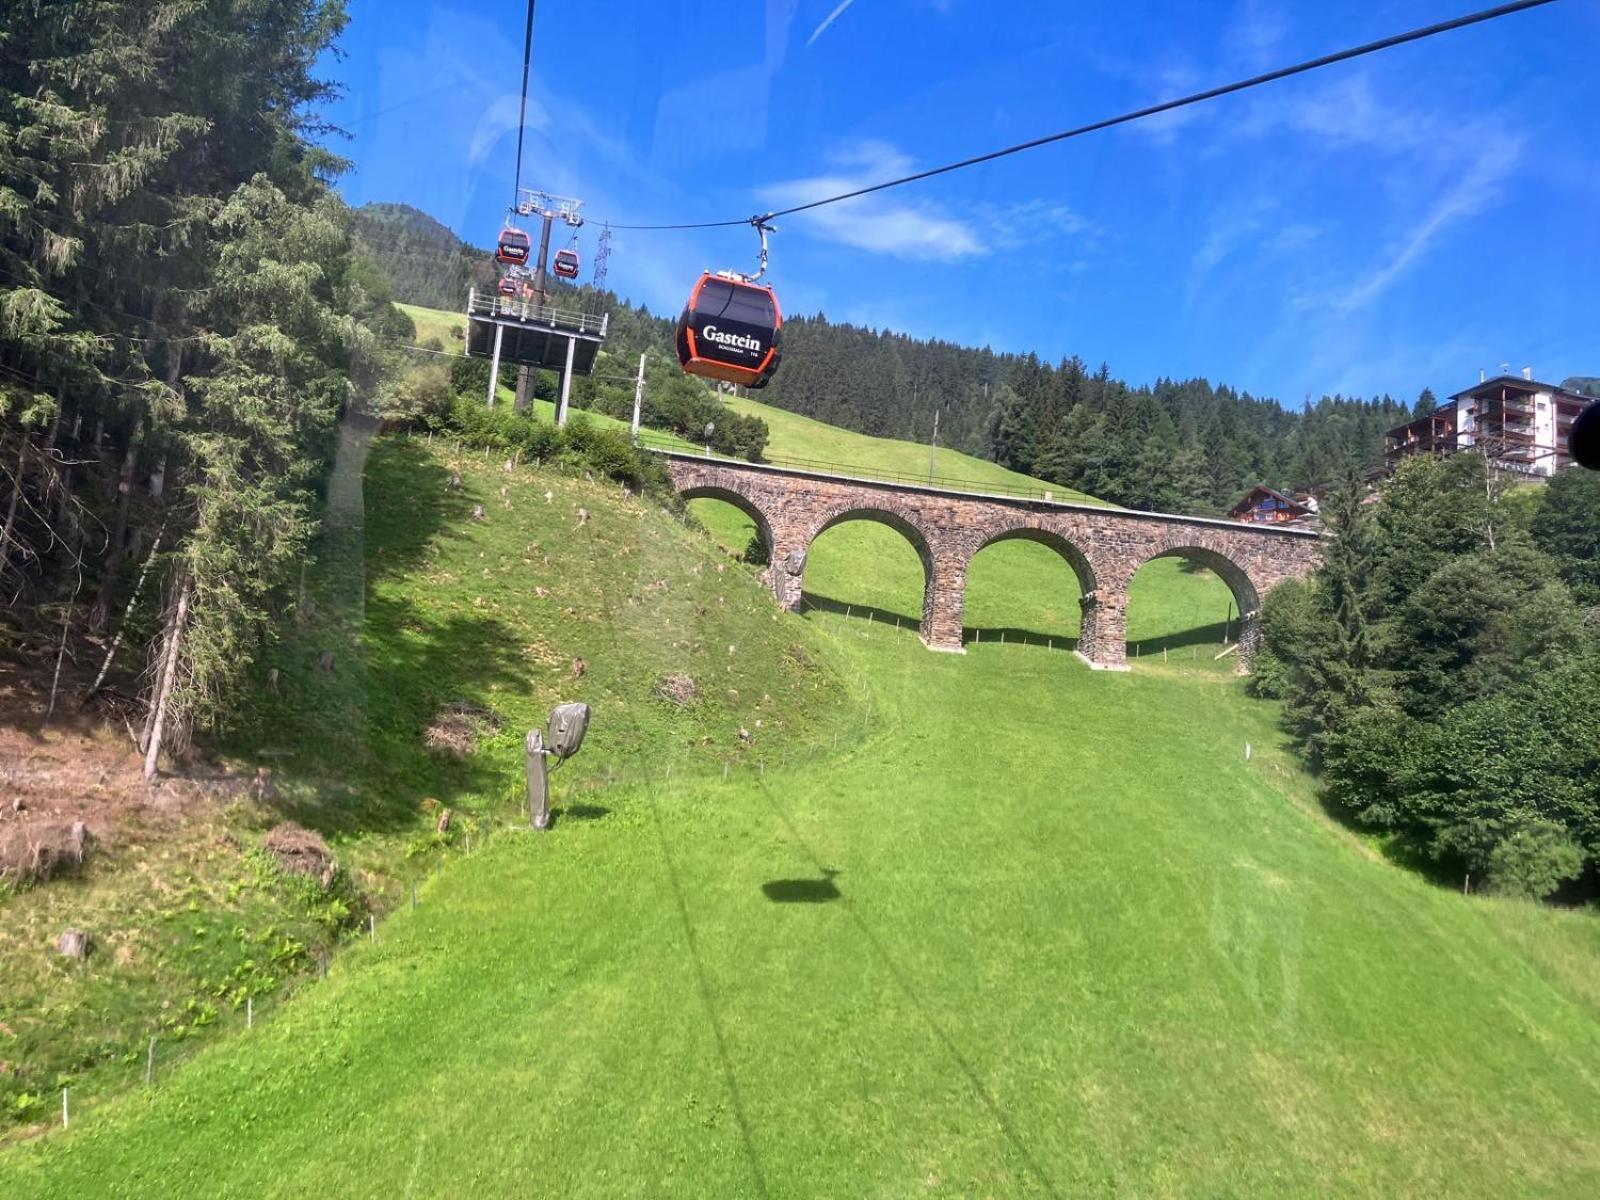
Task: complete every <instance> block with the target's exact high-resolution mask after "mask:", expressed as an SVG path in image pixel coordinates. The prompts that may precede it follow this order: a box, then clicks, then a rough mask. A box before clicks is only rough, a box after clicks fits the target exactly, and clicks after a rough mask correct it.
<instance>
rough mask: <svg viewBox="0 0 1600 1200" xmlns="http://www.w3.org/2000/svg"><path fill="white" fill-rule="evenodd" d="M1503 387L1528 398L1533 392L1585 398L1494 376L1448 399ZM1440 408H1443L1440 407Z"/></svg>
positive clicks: (1530, 381) (1512, 377)
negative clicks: (1523, 393) (1522, 393)
mask: <svg viewBox="0 0 1600 1200" xmlns="http://www.w3.org/2000/svg"><path fill="white" fill-rule="evenodd" d="M1504 387H1509V388H1513V389H1515V390H1516V391H1519V392H1527V393H1528V394H1529V395H1530V396H1531V395H1532V394H1533V393H1534V392H1553V393H1554V394H1555V395H1557V396H1565V397H1568V398H1570V399H1573V400H1581V399H1585V397H1583V396H1582V395H1580V394H1579V393H1578V392H1569V391H1567V389H1566V388H1564V387H1560V386H1558V385H1557V384H1554V383H1540V382H1539V381H1538V380H1537V379H1524V378H1522V376H1520V375H1496V376H1495V377H1494V378H1493V379H1485V380H1484V381H1483V382H1482V383H1480V384H1478V385H1477V386H1475V387H1469V388H1466V389H1464V390H1462V391H1459V392H1457V393H1456V394H1455V395H1453V396H1451V397H1450V399H1451V401H1452V402H1454V401H1456V400H1459V399H1461V398H1462V397H1463V396H1473V397H1476V396H1478V395H1480V394H1481V393H1484V392H1490V391H1498V390H1499V389H1501V388H1504ZM1440 407H1443V406H1442V405H1441V406H1440Z"/></svg>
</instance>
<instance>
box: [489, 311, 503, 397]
mask: <svg viewBox="0 0 1600 1200" xmlns="http://www.w3.org/2000/svg"><path fill="white" fill-rule="evenodd" d="M505 335H506V327H505V326H504V325H502V324H500V323H499V322H498V321H496V322H495V326H494V353H493V354H492V355H490V356H489V407H490V408H493V407H494V393H495V389H496V388H498V387H499V386H500V341H501V339H502V338H504V337H505Z"/></svg>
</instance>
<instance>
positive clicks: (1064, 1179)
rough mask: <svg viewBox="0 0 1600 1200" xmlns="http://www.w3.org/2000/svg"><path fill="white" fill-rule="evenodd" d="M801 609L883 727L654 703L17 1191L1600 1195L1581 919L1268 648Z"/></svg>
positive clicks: (1597, 1101) (55, 1151)
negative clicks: (1389, 830) (1486, 881)
mask: <svg viewBox="0 0 1600 1200" xmlns="http://www.w3.org/2000/svg"><path fill="white" fill-rule="evenodd" d="M802 623H804V624H805V625H807V626H808V627H809V628H811V629H812V630H814V631H817V632H820V633H822V634H824V635H826V636H827V638H828V639H829V640H830V643H831V645H830V646H829V655H830V658H832V659H833V661H835V662H837V663H838V664H840V666H841V668H842V669H843V670H845V672H846V673H847V674H849V675H852V676H854V677H856V678H859V679H867V680H870V681H871V682H870V687H869V691H870V697H871V702H872V703H871V709H870V717H868V718H867V719H866V720H867V724H866V727H865V728H864V730H863V731H862V732H863V734H864V740H863V741H861V742H859V743H858V744H856V745H854V746H852V747H848V748H845V749H841V750H840V751H839V753H838V754H837V755H836V756H829V757H828V758H826V759H825V760H810V759H808V760H805V761H802V762H791V763H789V764H787V765H785V764H783V763H782V762H781V761H773V760H768V761H767V762H766V764H765V769H764V770H763V769H762V767H761V766H759V765H757V764H755V763H749V764H745V765H742V766H740V767H738V768H736V769H735V770H734V771H733V772H732V774H731V775H730V777H728V778H726V779H724V778H723V777H722V776H721V775H720V773H719V772H716V771H705V770H703V769H699V770H697V769H696V761H697V760H696V759H695V758H694V757H693V755H692V752H691V750H690V749H689V748H688V747H684V746H674V745H671V744H670V743H668V744H664V745H663V748H662V749H663V754H662V758H661V760H660V761H659V762H658V764H657V769H656V771H655V773H654V776H653V778H652V779H651V780H650V781H648V782H643V781H641V782H639V783H636V784H631V785H626V786H621V787H617V788H613V789H611V790H608V791H606V792H605V793H604V794H603V795H602V796H601V797H599V798H598V803H595V804H593V807H592V808H591V809H589V810H588V811H587V812H586V813H585V816H586V819H583V820H576V819H567V820H563V821H561V822H559V823H558V825H557V828H556V830H555V832H554V833H553V834H551V835H550V836H545V837H536V836H533V835H520V836H501V837H499V838H497V839H496V840H494V841H493V842H491V843H490V845H489V848H488V849H486V850H483V851H480V852H479V853H478V854H477V855H475V856H474V857H472V858H470V859H466V860H461V861H457V862H455V863H453V864H452V865H451V866H450V867H448V868H447V869H446V871H445V872H444V873H443V874H442V875H440V876H438V877H436V878H434V879H432V880H431V881H430V882H429V883H428V884H427V885H426V886H425V887H424V889H423V891H422V894H421V897H420V905H419V907H418V909H417V910H416V911H415V912H412V911H409V910H402V911H401V912H400V913H398V914H397V915H396V916H395V917H394V918H392V919H391V920H390V921H388V922H386V923H385V924H384V925H383V926H381V927H380V929H379V933H378V939H377V942H376V944H375V945H372V946H360V947H358V948H356V949H355V950H353V951H352V952H351V953H350V954H349V955H348V956H347V957H346V958H344V959H343V960H341V961H340V963H339V964H338V965H337V967H336V969H335V971H334V974H333V977H332V978H331V979H330V980H329V981H328V982H327V983H326V984H322V985H318V986H317V987H316V988H314V989H312V990H311V992H310V993H309V994H308V995H307V996H306V997H305V998H304V999H303V1000H300V1001H297V1002H296V1004H294V1005H293V1006H291V1007H289V1008H288V1009H287V1010H285V1011H284V1012H282V1013H281V1014H280V1015H278V1016H277V1017H276V1018H275V1019H274V1020H272V1021H271V1022H270V1023H269V1024H267V1025H266V1026H264V1027H262V1028H258V1029H257V1030H254V1031H251V1032H250V1033H249V1034H247V1035H241V1036H239V1037H237V1038H235V1039H233V1040H231V1041H230V1043H229V1044H226V1045H222V1046H218V1047H216V1048H215V1049H213V1050H211V1051H209V1052H207V1053H206V1054H205V1055H203V1056H202V1057H201V1058H200V1059H198V1060H197V1061H196V1062H195V1063H194V1064H192V1065H191V1066H190V1067H189V1068H188V1069H186V1070H184V1071H183V1072H181V1073H180V1074H178V1075H177V1076H175V1077H174V1078H173V1079H171V1080H170V1081H169V1082H166V1083H165V1084H163V1085H162V1086H160V1087H158V1088H157V1089H155V1090H154V1091H153V1092H152V1093H151V1094H150V1095H148V1096H139V1097H134V1098H131V1099H129V1100H127V1101H124V1102H121V1103H118V1104H115V1105H111V1106H109V1107H108V1108H106V1109H105V1110H103V1111H99V1112H96V1113H93V1114H91V1115H90V1116H89V1117H88V1118H86V1119H84V1120H83V1121H82V1122H81V1123H80V1124H79V1125H76V1126H75V1127H74V1129H73V1130H72V1131H71V1132H69V1133H67V1134H64V1135H61V1134H53V1135H51V1136H49V1137H47V1138H45V1139H42V1140H40V1141H38V1142H36V1143H33V1144H29V1145H26V1146H23V1147H19V1148H16V1149H13V1150H11V1151H8V1152H6V1154H5V1155H4V1156H0V1191H3V1192H4V1194H6V1195H7V1196H8V1197H25V1196H80V1195H86V1194H93V1193H95V1192H96V1191H97V1190H98V1189H100V1188H103V1187H104V1186H105V1185H106V1183H107V1181H112V1180H115V1181H117V1183H118V1185H119V1188H120V1194H126V1195H160V1196H189V1195H196V1196H198V1195H216V1194H236V1195H263V1196H265V1195H294V1194H303V1193H305V1192H306V1191H308V1190H315V1191H317V1192H318V1193H319V1194H330V1195H334V1194H336V1195H348V1196H395V1195H408V1194H409V1195H439V1194H471V1193H474V1192H476V1193H479V1194H503V1193H506V1192H509V1191H515V1192H520V1193H524V1194H552V1195H562V1196H569V1197H591V1196H592V1197H612V1196H617V1195H650V1196H686V1197H742V1196H760V1195H767V1196H799V1195H808V1196H809V1195H829V1196H832V1195H837V1196H857V1195H886V1196H899V1195H905V1196H911V1195H926V1194H941V1193H943V1194H951V1195H978V1196H981V1195H995V1196H1061V1195H1101V1194H1108V1193H1125V1194H1130V1195H1152V1194H1162V1195H1193V1196H1214V1195H1272V1196H1291V1195H1298V1196H1395V1195H1402V1194H1409V1195H1419V1196H1420V1195H1427V1196H1458V1195H1459V1196H1505V1195H1512V1194H1515V1195H1528V1196H1534V1195H1547V1196H1587V1195H1592V1194H1594V1189H1595V1187H1596V1185H1597V1183H1600V1135H1597V1133H1596V1131H1597V1130H1600V1093H1597V1092H1596V1090H1595V1088H1594V1084H1593V1081H1594V1080H1595V1079H1596V1078H1600V1003H1597V1000H1600V996H1597V993H1596V990H1595V988H1594V979H1595V967H1594V960H1593V958H1592V957H1590V958H1589V959H1588V961H1587V963H1586V964H1585V962H1584V956H1586V955H1592V952H1593V951H1594V950H1595V949H1596V948H1597V946H1596V938H1595V935H1594V924H1593V922H1592V921H1589V920H1587V919H1585V918H1582V917H1575V916H1570V915H1565V914H1559V913H1551V912H1546V911H1542V910H1539V909H1537V908H1534V907H1531V906H1524V905H1515V904H1501V903H1496V902H1493V901H1485V900H1476V901H1468V900H1463V899H1462V898H1460V897H1458V896H1455V895H1453V894H1451V893H1448V892H1442V891H1438V890H1435V889H1433V888H1430V887H1429V886H1427V885H1426V884H1424V883H1423V882H1421V881H1420V880H1418V879H1416V878H1414V877H1411V876H1409V875H1407V874H1405V873H1403V872H1400V871H1398V870H1396V869H1394V868H1392V867H1390V866H1388V865H1386V864H1384V863H1382V862H1380V861H1376V860H1374V859H1372V858H1370V857H1368V856H1365V855H1362V854H1360V853H1358V852H1357V851H1356V850H1355V849H1354V848H1353V847H1352V845H1351V843H1350V840H1349V839H1348V838H1346V837H1345V836H1344V835H1342V834H1341V833H1339V832H1338V831H1336V830H1334V829H1333V828H1331V827H1330V826H1329V825H1328V824H1327V823H1326V822H1325V821H1324V820H1322V819H1321V818H1320V817H1319V816H1318V815H1316V814H1315V813H1314V812H1313V811H1312V810H1310V809H1308V808H1307V807H1306V805H1305V803H1304V796H1303V783H1302V782H1301V780H1300V777H1299V775H1298V774H1297V772H1295V771H1294V769H1293V768H1292V766H1291V765H1290V764H1289V763H1288V761H1287V760H1286V759H1285V757H1284V754H1283V751H1282V749H1281V747H1279V746H1278V745H1277V742H1278V739H1277V737H1276V735H1275V733H1274V712H1273V710H1272V709H1271V707H1270V706H1267V705H1264V704H1258V703H1252V702H1250V701H1248V700H1246V699H1245V698H1244V697H1243V696H1242V695H1241V693H1240V692H1239V690H1238V689H1239V685H1238V684H1237V683H1236V682H1233V681H1221V682H1219V681H1213V680H1207V679H1204V678H1197V677H1189V678H1183V677H1180V676H1176V675H1173V674H1163V673H1161V672H1159V671H1157V670H1151V671H1146V672H1142V673H1141V672H1136V673H1134V674H1133V675H1131V676H1129V675H1123V676H1114V675H1104V674H1096V673H1091V672H1089V671H1088V670H1087V669H1085V668H1084V667H1083V666H1082V665H1081V664H1079V663H1077V662H1076V661H1075V660H1072V659H1069V658H1064V657H1060V656H1052V655H1049V654H1044V653H1040V652H1038V651H1037V650H1036V649H1034V648H1033V647H1028V646H1011V645H1007V646H1000V645H998V644H996V645H992V646H991V645H985V646H981V647H973V648H972V650H971V652H970V653H969V654H968V655H966V656H963V657H956V656H942V655H932V654H929V653H927V652H926V651H925V650H924V649H923V648H922V647H921V646H920V644H919V643H917V641H916V640H915V638H914V637H913V635H912V634H911V633H910V632H909V631H896V630H894V629H893V628H892V627H888V626H884V625H873V626H866V625H864V624H863V623H861V622H859V621H854V620H849V619H846V618H843V617H841V616H839V615H836V614H832V613H824V612H815V613H812V614H810V615H809V616H807V617H806V618H804V619H803V622H802V621H801V620H797V619H796V618H793V617H786V618H784V619H783V620H782V621H780V622H779V624H780V625H785V624H792V625H798V624H802ZM787 699H788V697H787V695H786V694H785V695H782V696H781V697H780V700H787ZM600 728H603V727H601V726H597V732H599V730H600ZM1247 741H1248V742H1250V743H1252V745H1253V746H1254V747H1255V749H1256V753H1255V754H1254V756H1253V757H1252V758H1250V759H1249V760H1248V761H1247V760H1246V759H1245V757H1244V754H1243V747H1244V744H1245V743H1246V742H1247ZM669 766H670V767H671V768H672V770H671V772H670V774H669V771H668V768H669ZM1534 947H1538V949H1537V950H1535V949H1534Z"/></svg>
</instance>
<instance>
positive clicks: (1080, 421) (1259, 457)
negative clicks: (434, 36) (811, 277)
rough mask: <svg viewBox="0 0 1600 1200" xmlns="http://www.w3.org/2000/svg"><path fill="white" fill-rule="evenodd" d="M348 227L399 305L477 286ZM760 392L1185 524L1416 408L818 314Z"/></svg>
mask: <svg viewBox="0 0 1600 1200" xmlns="http://www.w3.org/2000/svg"><path fill="white" fill-rule="evenodd" d="M356 229H357V236H358V237H359V238H360V239H361V240H363V242H365V243H366V244H368V245H372V246H374V247H378V248H381V249H382V250H383V254H381V255H375V256H374V263H375V265H376V266H377V268H378V269H379V270H381V271H382V272H383V273H384V275H385V278H386V279H387V280H388V281H389V284H390V286H391V287H392V288H393V289H394V292H395V295H396V296H397V297H398V298H399V299H401V300H404V301H407V302H409V303H413V304H424V305H429V306H433V307H439V308H448V309H454V308H459V307H460V305H461V302H462V300H463V299H464V297H465V295H466V289H467V286H468V282H469V278H470V279H473V280H477V279H479V277H478V276H477V275H475V274H473V272H481V271H486V270H488V269H489V266H490V257H489V254H488V252H487V251H480V250H473V249H471V248H470V247H467V246H465V245H464V244H463V243H462V242H461V241H460V240H459V239H458V238H456V237H455V235H453V234H451V233H450V232H449V231H448V230H446V229H445V228H444V227H443V226H442V225H439V224H438V222H436V221H434V220H433V219H432V218H431V217H428V216H426V215H425V214H423V213H420V212H418V211H417V210H415V209H412V208H408V207H407V206H405V205H390V204H386V205H376V204H369V205H367V206H365V207H364V208H362V209H360V210H358V212H357V220H356ZM480 282H481V281H480ZM686 284H687V281H686ZM556 290H557V292H558V294H562V295H565V296H567V297H568V298H569V300H570V302H572V303H574V304H576V305H577V306H579V307H582V308H584V309H585V310H587V311H598V310H599V309H602V308H603V309H604V310H605V311H607V312H610V313H611V315H612V323H611V336H610V341H609V343H608V349H609V350H610V351H611V353H612V354H614V355H617V356H619V357H622V358H623V359H624V361H626V360H627V359H628V358H630V357H631V356H632V355H636V354H638V353H640V352H641V351H643V350H645V349H654V350H655V351H656V352H657V353H658V354H659V355H660V356H662V357H663V358H668V359H670V358H671V356H672V353H673V351H672V321H671V319H670V318H669V317H659V316H655V315H654V314H652V313H650V312H649V310H647V309H645V308H644V307H643V306H641V305H635V304H629V303H628V302H626V301H624V300H622V299H621V298H620V297H618V296H616V295H615V294H614V293H611V292H606V291H600V292H596V291H595V290H594V289H593V288H589V287H583V288H566V287H563V286H561V285H559V284H557V285H556ZM673 315H675V314H673ZM760 395H761V399H762V400H763V401H765V402H767V403H769V404H774V405H777V406H778V407H780V408H786V409H789V410H790V411H792V412H797V413H801V414H803V415H805V416H809V417H815V418H817V419H819V420H822V421H826V422H828V423H829V424H831V425H838V426H841V427H843V428H845V429H852V430H855V431H857V432H860V433H867V434H872V435H875V436H879V437H893V438H904V439H907V440H912V441H926V440H927V439H929V438H930V437H931V436H932V434H933V422H934V414H935V413H937V414H938V419H939V443H940V445H944V446H950V447H953V448H955V449H957V450H963V451H965V452H967V453H969V454H975V455H978V456H979V457H982V458H987V459H991V460H993V461H995V462H997V463H1000V464H1001V465H1002V466H1005V467H1008V468H1010V469H1012V470H1014V471H1020V472H1022V473H1023V474H1026V475H1033V476H1037V477H1039V478H1043V479H1049V480H1052V481H1054V482H1056V483H1060V484H1062V485H1064V486H1066V487H1070V488H1075V489H1077V490H1079V491H1083V492H1088V493H1090V494H1092V495H1095V496H1100V497H1102V498H1104V499H1106V500H1110V501H1113V502H1115V503H1118V504H1124V505H1128V506H1130V507H1135V508H1146V509H1163V510H1169V511H1178V512H1193V513H1207V512H1218V511H1221V510H1223V509H1226V508H1227V507H1228V506H1229V505H1231V504H1232V503H1233V502H1234V501H1235V500H1237V499H1238V497H1239V496H1240V495H1241V494H1242V493H1243V492H1244V491H1245V490H1247V489H1248V488H1250V487H1252V486H1254V485H1255V484H1257V483H1263V482H1264V483H1267V484H1270V485H1273V486H1275V487H1280V488H1300V487H1313V486H1326V485H1327V484H1329V483H1331V482H1332V481H1334V480H1336V479H1339V478H1342V477H1343V476H1344V475H1345V474H1346V473H1347V471H1348V469H1349V468H1351V467H1355V468H1357V469H1363V470H1364V469H1370V468H1374V467H1377V466H1380V465H1381V464H1382V461H1383V431H1384V430H1385V429H1388V428H1389V427H1391V426H1393V425H1395V424H1397V423H1399V422H1400V421H1403V420H1406V419H1407V418H1408V417H1409V416H1410V415H1411V409H1412V405H1411V404H1410V403H1408V402H1401V401H1398V400H1395V399H1393V398H1391V397H1389V396H1382V397H1378V398H1376V399H1372V400H1362V399H1359V398H1356V397H1347V396H1331V397H1329V396H1325V397H1323V398H1322V399H1321V400H1319V401H1317V402H1316V403H1314V404H1311V405H1309V406H1308V407H1306V408H1305V409H1304V410H1301V409H1287V408H1285V407H1284V406H1283V405H1281V404H1280V403H1278V401H1276V400H1272V399H1266V398H1262V397H1257V396H1252V395H1250V394H1249V393H1248V392H1239V391H1236V390H1234V389H1233V388H1230V387H1227V386H1225V385H1221V384H1218V385H1215V386H1214V385H1212V384H1211V383H1209V382H1207V381H1206V380H1203V379H1192V380H1183V381H1179V380H1171V379H1160V380H1157V381H1156V382H1155V383H1154V384H1153V385H1141V386H1137V387H1136V386H1133V385H1131V384H1129V383H1127V382H1125V381H1123V380H1120V379H1116V378H1113V377H1112V375H1111V371H1110V368H1109V367H1108V366H1106V365H1104V364H1102V365H1101V366H1100V368H1099V369H1098V370H1094V371H1091V370H1090V369H1089V367H1088V366H1087V364H1086V363H1085V362H1084V361H1083V360H1082V359H1080V358H1078V357H1076V356H1069V357H1064V358H1062V359H1061V361H1060V362H1059V363H1056V364H1054V365H1052V364H1051V363H1050V362H1048V361H1044V360H1041V359H1040V358H1039V357H1038V356H1037V355H1035V354H1023V355H1019V354H997V353H995V352H994V351H993V350H991V349H989V348H987V347H983V348H974V347H970V346H958V345H956V344H955V343H953V342H944V341H937V340H925V339H918V338H913V337H909V336H907V335H906V334H902V333H894V332H891V331H889V330H874V329H868V328H865V327H862V326H859V325H850V324H838V323H835V322H832V321H829V320H828V319H827V317H826V316H824V315H822V314H820V313H819V314H818V315H816V316H809V317H808V316H795V315H791V316H789V317H788V318H786V319H785V321H784V347H783V366H782V368H781V369H780V370H779V371H778V374H777V376H776V377H775V378H774V379H773V381H772V384H771V385H770V386H769V387H768V388H767V389H766V390H765V391H763V392H762V393H761V394H760ZM629 400H630V402H631V397H630V398H629Z"/></svg>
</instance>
